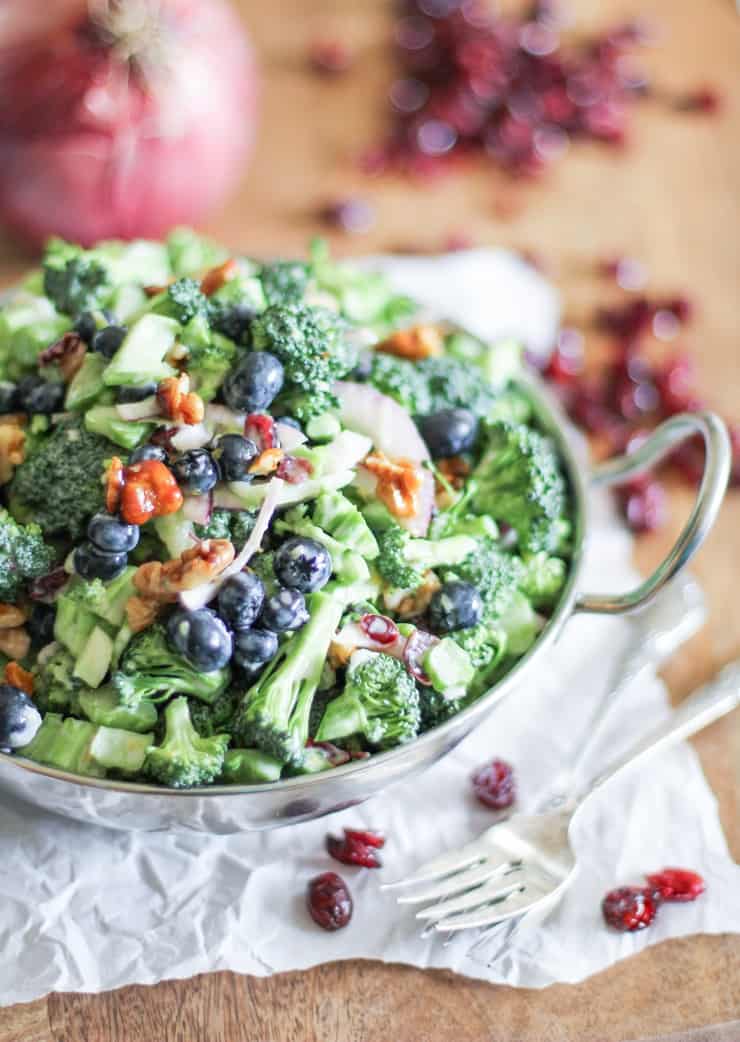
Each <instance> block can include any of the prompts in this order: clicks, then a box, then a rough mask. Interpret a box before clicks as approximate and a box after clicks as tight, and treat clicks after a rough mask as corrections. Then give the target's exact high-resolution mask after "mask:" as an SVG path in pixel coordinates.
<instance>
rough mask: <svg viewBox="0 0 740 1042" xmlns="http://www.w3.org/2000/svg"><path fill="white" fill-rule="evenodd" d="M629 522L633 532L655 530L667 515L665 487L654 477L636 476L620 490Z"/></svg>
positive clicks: (625, 514)
mask: <svg viewBox="0 0 740 1042" xmlns="http://www.w3.org/2000/svg"><path fill="white" fill-rule="evenodd" d="M619 496H620V499H621V502H622V509H623V512H624V516H625V519H626V521H627V524H628V525H629V526H630V528H631V529H632V531H633V532H655V531H657V529H658V528H660V527H661V526H662V525H663V524H664V523H665V520H666V517H667V512H668V510H667V500H666V494H665V489H664V488H663V486H662V485H660V484H659V483H658V482H657V481H655V480H654V479H652V478H636V479H635V480H633V481H631V482H629V484H627V485H625V486H624V487H623V488H622V489H620V490H619Z"/></svg>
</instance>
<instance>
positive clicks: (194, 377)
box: [180, 312, 236, 402]
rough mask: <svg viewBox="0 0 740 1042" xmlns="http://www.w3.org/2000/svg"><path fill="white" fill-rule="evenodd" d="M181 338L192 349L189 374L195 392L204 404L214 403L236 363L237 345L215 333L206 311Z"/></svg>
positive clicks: (191, 323)
mask: <svg viewBox="0 0 740 1042" xmlns="http://www.w3.org/2000/svg"><path fill="white" fill-rule="evenodd" d="M180 339H181V341H182V343H183V344H185V346H186V347H187V349H188V360H187V371H188V376H189V377H190V380H191V383H192V386H193V389H194V390H196V391H197V392H198V394H199V395H200V397H201V398H202V399H203V401H206V402H210V401H211V399H213V398H215V396H216V394H217V392H218V389H219V388H220V386H221V384H222V383H223V381H224V377H225V376H226V374H227V373H228V371H229V369H231V367H232V365H233V364H234V360H235V358H236V344H235V343H234V342H233V340H229V339H228V337H225V336H222V335H221V334H220V333H216V332H212V331H211V329H210V328H209V326H208V321H207V319H206V317H205V315H204V314H203V313H202V312H199V313H198V314H196V315H195V317H194V318H193V319H192V320H191V321H190V322H188V324H187V325H186V326H185V328H184V329H183V331H182V335H181V337H180Z"/></svg>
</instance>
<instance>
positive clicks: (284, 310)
mask: <svg viewBox="0 0 740 1042" xmlns="http://www.w3.org/2000/svg"><path fill="white" fill-rule="evenodd" d="M252 344H253V346H254V348H255V349H256V350H258V351H269V352H271V353H272V354H274V355H276V356H277V357H278V358H279V359H280V361H281V362H282V363H283V367H284V369H285V386H284V390H283V391H282V393H281V394H280V395H279V396H278V398H277V399H276V405H277V406H278V407H279V410H280V411H281V412H283V413H289V414H290V415H291V416H294V417H295V418H296V419H298V420H300V421H301V422H306V421H307V420H310V419H311V418H312V417H314V416H320V415H321V414H322V413H324V412H327V411H328V410H329V409H332V408H337V406H338V401H337V398H336V395H335V394H334V393H333V391H332V385H333V383H334V381H335V380H338V379H340V378H341V377H342V376H346V374H347V373H348V372H350V371H351V370H352V369H353V368H354V366H355V363H356V358H357V352H356V349H355V348H354V347H352V345H351V344H350V342H349V340H348V339H347V338H345V336H344V323H343V321H342V319H341V318H340V317H339V316H338V315H337V314H335V313H334V312H332V311H328V310H327V309H326V308H314V307H307V306H306V305H304V304H285V305H273V306H272V307H269V308H268V309H267V310H266V311H265V312H263V313H262V314H261V315H258V316H257V318H255V319H254V321H253V322H252Z"/></svg>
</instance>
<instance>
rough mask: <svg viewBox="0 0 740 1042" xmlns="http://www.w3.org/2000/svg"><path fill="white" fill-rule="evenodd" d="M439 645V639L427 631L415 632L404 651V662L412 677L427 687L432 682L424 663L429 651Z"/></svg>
mask: <svg viewBox="0 0 740 1042" xmlns="http://www.w3.org/2000/svg"><path fill="white" fill-rule="evenodd" d="M438 643H439V637H435V636H433V635H432V634H431V633H427V632H426V631H425V630H414V632H413V633H412V634H411V636H410V637H409V639H408V640H407V641H406V645H405V647H404V649H403V662H404V665H405V666H406V669H407V670H408V671H409V673H410V674H411V676H412V677H415V678H416V680H418V681H419V683H420V684H424V685H425V686H426V687H429V686H430V685H431V683H432V682H431V680H430V679H429V677H428V676H427V675H426V673H425V672H424V668H423V667H422V661H423V659H424V656H425V655H426V653H427V651H429V649H430V648H431V647H432V646H433V645H434V644H438Z"/></svg>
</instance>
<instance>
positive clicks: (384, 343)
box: [375, 325, 444, 361]
mask: <svg viewBox="0 0 740 1042" xmlns="http://www.w3.org/2000/svg"><path fill="white" fill-rule="evenodd" d="M375 350H376V351H383V352H384V353H385V354H387V355H398V357H399V358H410V359H411V360H412V361H418V360H419V359H420V358H430V357H431V356H436V355H441V354H442V353H443V351H444V340H443V338H442V334H441V333H440V331H439V330H438V329H437V327H436V326H427V325H420V326H409V327H408V329H398V330H396V332H395V333H391V335H390V336H389V337H388V338H387V339H386V340H381V342H380V343H379V344H376V346H375Z"/></svg>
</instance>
